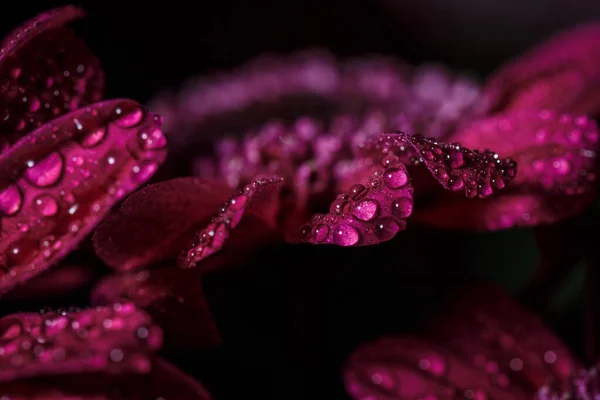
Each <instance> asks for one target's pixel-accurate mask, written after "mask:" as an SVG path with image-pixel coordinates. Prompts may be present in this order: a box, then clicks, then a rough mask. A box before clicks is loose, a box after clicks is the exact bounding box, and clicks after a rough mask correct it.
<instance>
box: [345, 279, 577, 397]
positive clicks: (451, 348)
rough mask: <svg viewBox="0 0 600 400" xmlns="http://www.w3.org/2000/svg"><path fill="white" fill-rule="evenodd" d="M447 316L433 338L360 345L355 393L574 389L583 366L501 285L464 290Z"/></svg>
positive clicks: (353, 364)
mask: <svg viewBox="0 0 600 400" xmlns="http://www.w3.org/2000/svg"><path fill="white" fill-rule="evenodd" d="M469 291H470V289H469ZM440 316H441V317H440V319H438V320H436V321H435V322H433V323H432V324H431V325H430V327H429V329H428V331H427V335H426V338H415V337H411V336H396V337H386V338H382V339H379V340H377V341H375V342H372V343H368V344H365V345H363V346H361V347H359V348H358V349H357V350H356V351H355V352H354V353H353V354H352V355H351V356H350V358H349V360H348V363H347V365H346V370H345V382H346V388H347V390H348V392H349V393H350V395H351V396H352V397H353V398H356V399H364V398H366V397H369V396H372V397H374V398H381V399H417V398H424V397H427V396H435V397H437V396H444V397H447V398H495V399H527V398H531V397H532V395H533V394H535V393H536V392H537V391H538V389H539V388H540V387H542V386H544V385H547V384H552V385H553V386H556V387H557V388H558V389H559V390H564V391H568V390H570V389H571V386H570V385H571V381H570V379H569V378H571V377H572V376H573V375H574V374H575V373H577V372H579V371H580V369H581V368H582V364H581V363H580V361H579V360H577V359H576V358H575V357H574V356H573V355H572V354H571V353H570V352H569V351H568V349H566V348H565V346H564V345H563V344H562V343H561V342H560V340H559V339H558V338H557V337H556V336H555V335H554V334H553V333H552V332H551V331H550V330H549V329H548V328H546V327H545V326H544V325H543V323H542V322H541V321H540V320H539V319H537V318H536V317H535V316H534V315H533V314H531V313H530V312H529V311H527V310H524V309H522V308H521V307H520V305H519V304H518V303H517V302H516V301H514V300H513V299H511V298H509V297H508V296H507V295H506V294H505V293H503V292H502V291H501V290H498V289H496V288H494V287H488V286H482V287H479V288H477V289H476V290H474V291H472V292H471V293H466V292H465V293H463V295H462V296H460V297H459V298H458V299H457V300H456V301H453V302H451V304H450V305H449V306H448V308H445V309H444V311H443V312H442V313H440Z"/></svg>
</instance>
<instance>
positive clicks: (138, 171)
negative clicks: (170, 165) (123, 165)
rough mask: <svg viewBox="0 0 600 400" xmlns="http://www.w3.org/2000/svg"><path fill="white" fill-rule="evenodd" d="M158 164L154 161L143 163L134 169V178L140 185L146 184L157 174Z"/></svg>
mask: <svg viewBox="0 0 600 400" xmlns="http://www.w3.org/2000/svg"><path fill="white" fill-rule="evenodd" d="M157 168H158V164H156V163H155V162H154V161H142V162H140V163H139V164H138V165H136V166H134V167H133V178H134V179H135V181H136V182H138V183H143V182H146V181H147V180H148V179H150V177H151V176H152V175H153V174H154V173H155V172H156V169H157Z"/></svg>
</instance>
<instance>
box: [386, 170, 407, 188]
mask: <svg viewBox="0 0 600 400" xmlns="http://www.w3.org/2000/svg"><path fill="white" fill-rule="evenodd" d="M383 181H384V182H385V184H386V186H387V187H389V188H390V189H399V188H401V187H403V186H405V185H406V184H407V183H408V175H407V174H406V172H405V171H403V170H401V169H398V168H392V169H389V170H387V171H385V173H384V175H383Z"/></svg>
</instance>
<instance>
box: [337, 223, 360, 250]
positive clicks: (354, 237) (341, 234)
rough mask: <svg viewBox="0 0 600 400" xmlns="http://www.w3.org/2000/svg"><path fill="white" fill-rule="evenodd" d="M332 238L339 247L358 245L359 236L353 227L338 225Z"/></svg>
mask: <svg viewBox="0 0 600 400" xmlns="http://www.w3.org/2000/svg"><path fill="white" fill-rule="evenodd" d="M333 238H334V240H335V242H336V243H337V244H338V245H340V246H352V245H355V244H356V243H358V240H359V239H360V235H359V233H358V231H357V230H356V229H354V228H353V227H351V226H349V225H340V226H337V227H336V228H335V230H334V236H333Z"/></svg>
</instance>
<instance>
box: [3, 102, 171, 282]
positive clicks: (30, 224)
mask: <svg viewBox="0 0 600 400" xmlns="http://www.w3.org/2000/svg"><path fill="white" fill-rule="evenodd" d="M160 124H161V120H160V118H159V117H158V116H156V115H154V114H151V113H145V111H144V110H143V109H142V108H141V107H140V106H139V105H138V104H137V103H134V102H131V101H122V100H115V101H108V102H104V103H98V104H95V105H92V106H89V107H87V108H83V109H80V110H78V111H76V112H73V113H71V114H68V115H65V116H63V117H60V118H59V119H56V120H54V121H52V122H51V123H48V124H45V125H44V126H42V127H41V128H39V129H38V130H36V131H34V132H32V133H31V134H29V135H28V136H26V137H25V138H23V139H21V141H19V142H18V143H16V144H15V145H14V146H12V147H11V148H10V149H9V150H8V151H7V152H6V153H5V154H4V157H3V158H0V170H3V171H6V174H5V175H4V177H5V179H4V182H3V184H2V189H1V190H0V224H1V227H2V231H1V235H0V250H1V251H2V254H3V256H2V258H1V259H0V291H2V290H6V288H8V287H9V286H10V285H11V284H13V283H14V282H15V281H21V280H25V279H27V278H29V277H30V276H32V275H35V274H37V273H39V272H41V271H40V268H41V266H45V265H47V264H48V261H51V260H53V259H55V258H57V257H58V256H60V254H63V253H65V252H66V251H68V250H69V249H70V247H72V245H73V243H76V242H77V241H78V240H79V238H81V237H82V236H83V235H85V234H86V233H87V232H88V231H89V229H91V228H92V227H93V226H94V225H95V224H96V222H97V221H99V220H100V219H101V218H102V217H103V216H104V215H105V214H106V213H107V212H108V211H109V210H110V207H111V206H112V205H113V204H114V203H115V202H116V201H118V200H119V199H121V198H122V197H123V196H124V195H125V194H127V193H129V192H131V191H132V190H134V189H135V188H136V187H138V186H139V185H140V184H141V183H143V182H145V181H146V180H147V179H149V177H150V176H151V175H152V174H153V173H154V172H155V171H156V169H157V167H158V165H159V164H160V163H161V162H162V161H163V160H164V158H165V156H166V139H165V136H164V135H163V133H162V131H161V130H160Z"/></svg>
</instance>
